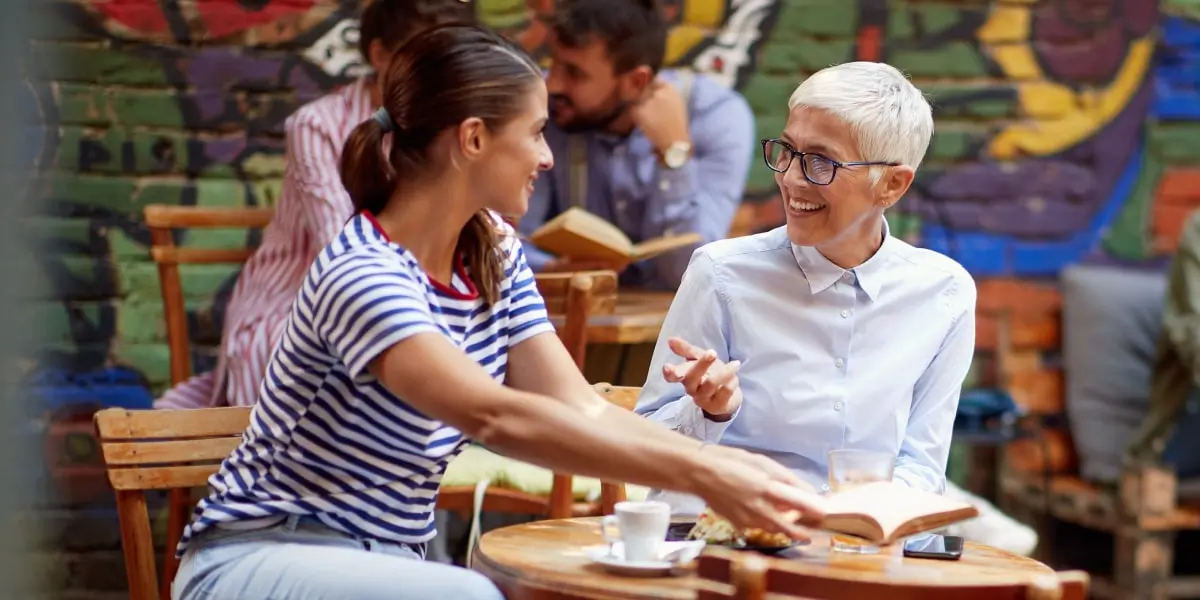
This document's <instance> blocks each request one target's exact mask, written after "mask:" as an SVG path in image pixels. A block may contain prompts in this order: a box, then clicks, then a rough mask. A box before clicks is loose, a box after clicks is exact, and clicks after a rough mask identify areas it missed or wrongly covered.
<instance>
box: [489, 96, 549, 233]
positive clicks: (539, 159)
mask: <svg viewBox="0 0 1200 600" xmlns="http://www.w3.org/2000/svg"><path fill="white" fill-rule="evenodd" d="M528 88H529V89H528V91H527V92H526V93H525V94H524V99H523V100H522V103H523V104H522V109H521V111H520V112H519V113H518V114H517V115H516V116H515V117H514V118H512V119H511V120H509V121H508V122H506V123H503V124H502V125H500V126H499V127H497V128H495V130H493V131H490V132H488V134H487V135H486V136H485V137H486V142H485V144H484V145H483V146H482V148H481V150H482V151H481V152H480V153H479V155H478V157H477V160H475V161H474V165H473V168H472V180H473V186H474V188H475V189H477V190H479V193H480V194H482V195H483V198H482V200H483V207H484V208H487V209H490V210H494V211H496V212H498V213H500V214H502V215H509V216H519V215H523V214H525V211H526V210H528V209H529V197H530V196H531V195H532V194H533V184H534V182H535V181H536V180H537V178H538V173H539V172H540V171H545V170H547V169H550V168H551V167H553V166H554V157H553V155H552V154H551V152H550V147H549V146H548V145H547V144H546V139H545V137H543V135H542V132H543V131H544V130H545V127H546V120H547V118H548V115H547V113H546V86H545V84H543V83H542V81H541V79H540V78H539V79H538V80H536V81H534V82H533V83H532V84H531V85H529V86H528Z"/></svg>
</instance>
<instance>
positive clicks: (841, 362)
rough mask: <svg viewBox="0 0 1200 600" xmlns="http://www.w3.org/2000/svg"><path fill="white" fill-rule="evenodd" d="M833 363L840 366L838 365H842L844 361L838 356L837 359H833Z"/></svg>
mask: <svg viewBox="0 0 1200 600" xmlns="http://www.w3.org/2000/svg"><path fill="white" fill-rule="evenodd" d="M833 364H835V365H837V366H839V367H840V366H842V365H844V364H846V361H844V360H842V359H840V358H839V359H837V360H835V361H833Z"/></svg>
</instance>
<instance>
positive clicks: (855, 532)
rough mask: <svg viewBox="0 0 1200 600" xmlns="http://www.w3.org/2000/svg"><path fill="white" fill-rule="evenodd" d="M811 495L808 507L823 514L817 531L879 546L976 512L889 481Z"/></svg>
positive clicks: (976, 510)
mask: <svg viewBox="0 0 1200 600" xmlns="http://www.w3.org/2000/svg"><path fill="white" fill-rule="evenodd" d="M807 496H808V494H806V499H807ZM811 496H812V504H813V505H814V506H816V507H817V508H819V509H821V510H822V512H824V513H825V518H824V519H822V520H821V523H820V524H818V525H817V526H816V528H817V529H823V530H825V531H831V532H834V533H842V534H847V535H852V536H855V537H858V538H862V539H864V540H866V541H868V542H871V543H873V544H878V545H881V546H883V545H888V544H891V543H894V542H896V541H897V540H900V539H903V538H906V537H908V536H910V535H915V534H918V533H924V532H926V531H930V530H933V529H939V528H941V527H945V526H947V525H952V524H954V523H958V522H959V521H965V520H967V519H970V518H973V517H976V516H978V515H979V509H977V508H975V507H974V506H972V505H970V504H967V503H965V502H960V501H957V500H952V499H950V498H947V497H945V496H940V495H938V494H932V493H929V492H925V491H921V490H916V489H913V488H910V487H908V486H907V485H904V484H903V483H893V482H889V481H883V482H876V483H868V484H864V485H861V486H858V487H855V488H852V489H849V490H845V491H839V492H837V493H834V494H830V495H828V496H817V495H816V494H811Z"/></svg>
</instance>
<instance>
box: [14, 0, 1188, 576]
mask: <svg viewBox="0 0 1200 600" xmlns="http://www.w3.org/2000/svg"><path fill="white" fill-rule="evenodd" d="M43 4H44V5H45V6H46V7H47V8H48V9H49V10H48V13H49V16H50V17H51V18H50V19H49V20H48V22H47V23H46V24H45V25H44V26H43V27H42V28H41V30H39V31H37V32H36V35H35V37H36V41H35V42H34V43H33V44H32V46H31V48H30V52H29V61H28V65H29V83H28V86H27V88H26V90H25V92H26V98H25V99H26V100H27V102H26V108H27V112H28V115H29V116H28V119H27V120H28V122H30V123H31V126H30V128H28V130H27V131H26V132H25V135H26V139H27V140H28V141H27V145H26V147H27V148H28V154H27V159H28V162H29V165H30V168H31V169H36V170H37V172H38V173H39V174H40V175H41V177H40V179H39V180H38V183H37V184H36V188H35V190H34V193H36V194H37V196H38V197H39V198H40V203H39V206H40V207H41V211H40V213H39V214H38V215H37V216H35V217H33V218H31V219H30V220H29V222H28V227H27V228H26V231H27V232H28V235H30V236H31V237H32V238H33V239H35V240H37V241H38V242H40V243H42V244H43V248H44V249H43V251H42V252H40V253H38V255H37V256H36V257H35V258H36V260H34V261H30V272H29V273H28V276H27V277H26V278H24V279H23V280H22V281H21V282H19V284H20V285H22V287H23V288H24V289H26V290H27V295H28V298H29V301H30V302H31V303H32V304H33V305H34V306H36V307H37V308H38V309H39V310H38V312H39V314H40V319H41V320H42V322H43V323H45V327H46V330H47V337H46V341H45V343H44V344H43V345H42V346H40V347H38V348H31V349H30V352H29V356H28V357H27V360H26V361H25V364H24V366H25V368H26V369H27V370H28V372H30V373H31V374H33V373H41V374H42V375H43V376H46V374H47V373H49V374H50V375H53V376H55V377H59V378H61V377H65V376H70V375H76V376H78V375H81V374H82V375H88V376H91V377H93V378H94V380H95V381H94V382H93V383H92V384H89V385H90V386H91V387H86V388H80V387H79V386H81V385H83V384H80V383H78V382H77V381H76V382H72V381H70V380H67V381H65V382H64V381H63V380H61V379H51V380H50V383H48V384H47V385H45V386H44V387H43V388H42V390H43V391H44V394H42V395H39V396H35V397H34V398H33V399H32V400H31V402H33V403H35V404H36V403H42V404H37V406H35V408H44V410H42V413H43V415H44V417H45V418H44V419H42V420H41V421H39V422H37V423H34V424H32V426H31V428H30V431H31V441H32V442H34V443H42V441H43V439H45V440H46V443H45V444H44V446H45V448H46V452H45V453H46V461H47V463H48V465H49V466H48V467H47V472H48V473H50V474H53V476H48V477H46V478H45V479H44V483H45V484H46V485H47V486H48V488H49V491H50V492H52V502H51V503H52V504H53V505H54V508H53V510H51V511H50V512H48V513H46V514H48V515H49V516H50V517H51V518H50V520H49V522H50V523H52V527H50V528H49V529H47V534H46V536H44V538H45V539H44V540H43V544H42V545H43V548H44V551H45V554H44V556H45V557H46V559H47V564H48V565H53V568H49V569H48V576H53V577H54V579H55V586H54V587H55V589H57V590H66V591H60V592H56V594H57V595H66V594H68V591H69V590H75V592H70V593H73V594H76V596H74V597H81V596H78V594H83V596H87V595H88V592H80V591H79V590H86V589H93V590H105V589H108V590H113V589H118V588H119V587H120V586H121V585H122V581H121V578H120V577H118V576H114V573H116V574H119V572H118V571H116V570H115V569H116V565H117V564H119V555H118V554H117V553H116V552H115V550H116V540H117V538H116V537H115V529H114V528H113V524H112V513H111V512H106V509H105V508H104V507H103V500H104V499H105V498H106V494H105V493H104V490H103V487H102V485H101V486H100V487H97V479H96V471H95V464H96V457H95V454H94V448H93V447H92V446H91V445H90V444H89V440H88V439H87V436H86V425H85V426H83V427H80V426H79V419H78V418H71V417H66V416H63V415H64V414H65V413H63V412H61V411H60V410H57V408H56V407H58V406H59V405H64V404H65V405H70V404H72V403H77V402H78V401H79V400H78V398H84V399H85V400H86V399H87V398H91V399H92V400H91V401H92V402H93V403H94V404H111V403H122V402H124V403H131V404H137V403H139V402H143V403H144V402H145V401H147V400H148V398H149V394H147V393H146V392H145V388H146V387H147V386H148V387H150V388H151V389H154V390H157V389H160V388H161V386H162V385H164V384H165V382H166V380H167V348H166V345H165V333H164V330H163V325H162V318H161V303H160V301H159V291H158V281H157V275H156V272H155V270H154V267H153V265H152V264H151V263H150V262H149V261H148V260H147V256H146V251H145V247H146V243H147V241H148V235H147V233H146V231H145V229H144V228H143V227H142V226H141V224H140V218H139V214H140V210H141V208H142V207H143V206H145V205H146V204H149V203H158V202H165V203H177V204H198V205H203V206H233V205H270V204H272V203H273V202H274V200H275V198H277V196H278V193H279V188H280V186H279V177H280V174H281V173H282V169H283V159H282V156H281V148H282V140H281V137H280V135H281V132H282V124H283V120H284V118H285V117H286V115H287V114H289V113H290V112H291V111H292V110H294V109H295V108H296V107H297V106H299V105H300V104H301V103H303V102H305V101H307V100H309V99H312V98H315V97H317V96H319V95H320V94H322V93H324V92H325V91H327V90H329V89H332V88H333V87H335V86H337V85H339V84H340V83H342V82H345V81H347V80H348V79H349V78H351V77H353V76H354V75H355V74H356V73H358V72H359V70H360V69H361V65H360V63H359V61H358V59H357V57H356V56H355V53H354V51H353V48H354V42H355V36H356V29H355V21H354V17H355V14H356V13H357V10H358V8H359V7H358V2H356V1H353V0H344V1H337V0H270V1H264V2H235V1H233V0H196V1H192V2H158V1H155V0H128V1H124V2H111V1H99V0H75V1H57V2H50V1H48V0H43ZM477 4H478V6H479V10H480V12H481V14H482V15H483V16H484V18H485V19H486V20H487V21H488V22H489V23H491V24H492V25H493V26H495V27H497V28H500V29H502V30H504V31H506V32H508V33H510V34H512V35H514V36H517V37H518V38H519V39H520V40H521V41H522V43H524V44H525V45H526V46H527V47H529V48H530V49H534V50H536V49H537V48H538V47H539V46H540V45H541V43H542V42H543V40H544V36H545V32H544V30H542V29H541V27H540V25H538V24H537V22H536V21H535V20H532V19H530V18H529V14H528V13H527V12H526V11H525V3H524V2H522V1H521V0H477ZM529 4H530V6H531V8H532V9H533V10H538V11H544V10H547V7H548V6H549V5H551V4H552V3H551V2H550V1H549V0H531V1H530V2H529ZM668 4H669V5H670V7H671V12H672V15H673V16H672V18H673V19H674V21H675V23H677V25H676V27H675V28H674V29H673V31H672V35H671V40H670V44H669V54H670V56H669V57H668V60H669V61H670V62H672V63H691V64H694V65H696V66H697V67H699V68H701V69H703V70H706V71H709V72H711V73H714V74H716V75H717V76H718V77H720V78H721V80H722V81H724V82H726V83H727V84H728V85H734V86H736V87H738V89H740V90H741V91H742V92H743V93H744V94H745V95H746V97H747V98H748V100H749V101H750V103H751V105H752V106H753V108H754V110H755V113H756V114H757V115H758V132H757V133H758V135H759V136H760V137H765V136H769V135H773V134H776V133H778V131H779V130H780V129H781V127H782V124H783V121H784V118H785V113H784V106H785V102H786V98H787V96H788V95H789V94H790V92H791V90H792V89H793V88H794V86H795V85H796V83H797V82H798V81H799V80H800V79H801V78H803V77H804V76H805V75H806V74H808V73H811V72H813V71H815V70H817V69H819V68H821V67H823V66H826V65H828V64H832V63H837V62H842V61H846V60H852V59H866V60H886V61H888V62H891V63H892V64H894V65H896V66H898V67H900V68H902V69H904V70H906V71H908V72H909V73H910V74H911V76H912V77H913V80H914V81H915V82H917V83H918V84H919V85H920V86H921V87H922V88H923V89H924V90H926V91H927V92H928V93H929V94H930V96H931V98H932V99H933V100H934V102H935V104H936V107H937V111H938V112H937V120H938V125H937V129H938V132H937V135H936V137H935V140H934V143H933V148H932V150H931V152H930V154H929V157H928V159H927V161H926V163H925V165H924V166H923V167H922V170H921V173H920V174H919V179H918V182H917V184H916V185H915V188H914V191H913V192H912V193H911V194H910V195H909V197H907V198H906V199H905V200H904V201H903V202H902V204H901V207H900V208H899V210H897V211H895V214H893V215H891V216H890V218H891V219H892V222H893V225H894V230H895V231H896V232H897V233H898V234H899V235H902V236H904V237H906V238H909V239H911V240H912V241H914V242H917V243H920V244H923V245H925V246H928V247H931V248H935V249H938V250H940V251H943V252H946V253H948V254H951V255H952V256H954V257H955V258H957V259H958V260H959V261H961V262H962V263H963V264H964V265H966V266H967V267H968V268H969V269H970V270H971V271H972V272H973V273H974V274H975V275H976V276H977V278H978V279H979V282H980V290H981V295H980V321H979V346H980V360H979V361H977V365H976V366H977V368H976V369H975V370H974V375H973V377H983V378H984V379H985V381H992V380H996V377H997V376H1000V379H999V380H1000V381H1002V382H1005V383H1008V384H1009V385H1010V386H1011V387H1012V388H1013V389H1014V391H1015V393H1016V395H1017V397H1018V399H1019V400H1020V401H1021V402H1022V403H1024V404H1026V405H1027V406H1030V407H1031V408H1034V409H1037V410H1046V411H1054V410H1058V409H1059V408H1060V406H1061V397H1062V377H1061V374H1060V372H1059V371H1058V370H1057V367H1056V360H1055V356H1056V348H1057V346H1058V336H1059V332H1058V318H1057V314H1058V310H1059V305H1058V303H1059V300H1058V297H1057V294H1056V292H1055V291H1054V277H1055V274H1056V273H1057V272H1058V271H1059V270H1060V269H1061V268H1062V267H1063V266H1064V265H1068V264H1071V263H1075V262H1080V261H1092V262H1105V263H1117V264H1130V265H1135V266H1147V267H1155V266H1157V265H1160V264H1161V263H1162V261H1163V259H1164V257H1165V256H1166V255H1167V253H1168V252H1169V251H1170V249H1171V248H1172V247H1173V244H1174V243H1175V240H1176V238H1177V236H1178V233H1179V228H1180V224H1181V221H1182V218H1183V215H1184V214H1185V213H1186V212H1187V211H1189V210H1191V208H1192V207H1193V206H1195V205H1197V204H1198V203H1200V92H1198V88H1200V75H1198V74H1200V2H1197V1H1196V0H1162V1H1154V0H1110V1H1108V2H1089V3H1078V2H1071V1H1068V0H1041V1H1040V2H1037V1H1032V0H1021V1H1016V0H1001V1H995V2H987V1H983V0H975V1H970V0H961V1H954V0H941V1H933V0H920V1H916V0H913V1H909V2H886V1H884V0H858V1H857V2H854V1H846V0H747V1H744V2H726V1H724V0H675V1H673V2H668ZM731 6H736V8H731ZM39 124H44V126H43V125H39ZM771 188H772V185H771V178H770V174H769V172H768V171H767V170H766V169H765V168H764V167H762V166H761V165H759V164H758V162H757V161H756V163H755V169H754V171H753V173H752V175H751V178H750V182H749V185H748V190H747V198H748V200H749V201H750V202H752V203H755V207H756V208H755V211H754V217H755V218H754V222H755V224H756V226H757V227H758V228H765V227H768V226H771V225H774V224H776V223H778V222H780V220H781V214H780V210H779V209H780V207H779V205H778V203H776V202H773V201H772V194H773V190H772V189H771ZM245 241H246V234H245V233H244V232H212V233H207V234H204V235H200V234H198V233H191V234H188V235H187V236H186V237H185V239H184V240H183V243H184V244H194V245H206V246H211V245H225V244H241V243H243V242H245ZM233 275H234V274H233V273H232V272H231V271H230V270H229V269H227V268H224V267H201V268H192V269H188V270H186V271H185V286H184V287H185V292H186V294H187V297H188V301H189V303H190V304H191V307H192V308H193V310H194V314H193V322H192V332H193V337H194V338H196V339H197V340H198V344H197V349H196V352H195V354H196V357H195V358H196V361H197V364H198V365H199V366H203V365H205V364H210V361H211V350H210V349H208V347H209V345H210V344H211V342H213V341H215V339H216V338H217V336H218V333H219V327H218V325H217V323H219V320H220V312H221V310H220V309H221V306H222V305H223V302H224V297H225V295H226V294H227V293H228V290H229V289H230V287H231V285H232V282H233ZM998 345H1005V346H1006V347H1009V348H1011V351H1010V352H1008V353H1006V355H1005V357H1004V358H1005V360H1004V361H1003V365H1002V366H1003V368H1002V369H996V368H995V363H996V361H995V360H994V355H995V352H994V350H995V348H996V347H997V346H998ZM114 369H128V371H122V370H114ZM129 373H132V374H134V375H135V376H136V377H138V378H141V379H142V381H141V382H135V383H134V384H132V385H130V384H121V383H120V381H116V380H119V379H120V377H121V376H123V374H124V375H127V374H129ZM54 381H58V383H54ZM64 390H74V391H75V392H76V393H77V394H78V395H77V396H67V395H66V394H65V393H64ZM139 390H141V391H140V392H139ZM80 392H81V393H80ZM71 398H76V399H75V400H72V399H71ZM56 399H57V400H56ZM52 408H55V409H56V410H55V411H54V412H53V413H51V409H52ZM84 421H85V422H86V419H84ZM1031 460H1033V461H1036V457H1034V458H1033V459H1031ZM1064 460H1069V457H1068V458H1064ZM97 506H98V507H97ZM81 507H90V508H88V509H87V510H82V508H81ZM84 533H87V535H84ZM61 552H66V553H67V554H65V555H64V554H61Z"/></svg>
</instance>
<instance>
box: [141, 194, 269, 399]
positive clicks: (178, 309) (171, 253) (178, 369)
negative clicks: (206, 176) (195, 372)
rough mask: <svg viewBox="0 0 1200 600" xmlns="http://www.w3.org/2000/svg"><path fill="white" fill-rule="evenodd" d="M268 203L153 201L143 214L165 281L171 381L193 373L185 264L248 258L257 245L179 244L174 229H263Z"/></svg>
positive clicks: (233, 260) (164, 309)
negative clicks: (216, 204) (234, 205)
mask: <svg viewBox="0 0 1200 600" xmlns="http://www.w3.org/2000/svg"><path fill="white" fill-rule="evenodd" d="M272 214H274V210H272V209H269V208H198V207H195V206H166V205H159V204H152V205H149V206H147V207H146V209H145V211H144V216H145V220H146V226H147V227H148V228H149V229H150V256H151V258H153V259H154V262H156V263H158V278H159V285H160V286H161V287H162V297H163V315H164V316H165V317H166V322H167V346H168V348H169V349H170V364H171V385H177V384H179V383H181V382H183V381H184V380H186V379H187V378H188V377H190V376H191V374H192V361H191V352H190V351H189V344H188V327H187V309H186V307H185V306H184V301H183V285H182V282H181V281H180V279H179V265H181V264H220V263H236V264H240V263H243V262H246V260H247V259H249V258H250V255H251V254H253V253H254V250H255V249H254V248H180V247H179V246H177V245H175V235H174V231H175V230H176V229H261V228H264V227H266V226H267V224H268V223H270V222H271V215H272Z"/></svg>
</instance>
